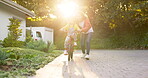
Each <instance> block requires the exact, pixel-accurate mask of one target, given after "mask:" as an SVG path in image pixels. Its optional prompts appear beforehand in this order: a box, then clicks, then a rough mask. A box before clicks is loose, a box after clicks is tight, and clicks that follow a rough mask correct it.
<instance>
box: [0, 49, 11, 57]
mask: <svg viewBox="0 0 148 78" xmlns="http://www.w3.org/2000/svg"><path fill="white" fill-rule="evenodd" d="M8 57H9V54H8V53H6V52H4V51H2V49H1V48H0V60H5V59H7V58H8Z"/></svg>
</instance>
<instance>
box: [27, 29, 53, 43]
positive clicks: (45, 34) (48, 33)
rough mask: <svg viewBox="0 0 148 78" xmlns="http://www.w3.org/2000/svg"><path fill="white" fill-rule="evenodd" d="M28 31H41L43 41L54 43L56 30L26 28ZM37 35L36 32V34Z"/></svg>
mask: <svg viewBox="0 0 148 78" xmlns="http://www.w3.org/2000/svg"><path fill="white" fill-rule="evenodd" d="M26 29H29V30H30V29H31V31H39V32H41V35H42V40H43V41H45V42H47V41H50V42H52V43H53V42H54V30H53V29H50V28H47V27H26ZM34 33H35V32H34Z"/></svg>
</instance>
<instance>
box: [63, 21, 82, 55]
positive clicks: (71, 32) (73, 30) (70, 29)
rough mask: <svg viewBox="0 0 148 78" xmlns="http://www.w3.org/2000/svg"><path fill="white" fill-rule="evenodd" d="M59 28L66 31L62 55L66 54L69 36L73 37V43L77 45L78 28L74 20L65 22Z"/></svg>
mask: <svg viewBox="0 0 148 78" xmlns="http://www.w3.org/2000/svg"><path fill="white" fill-rule="evenodd" d="M60 30H62V31H64V32H67V36H66V38H65V42H64V48H65V51H64V55H67V54H68V53H67V48H68V45H69V40H70V37H71V38H73V39H74V45H77V44H76V41H77V31H80V28H79V26H78V25H77V24H76V23H75V22H74V21H71V22H69V24H67V25H66V26H64V27H63V28H61V29H60Z"/></svg>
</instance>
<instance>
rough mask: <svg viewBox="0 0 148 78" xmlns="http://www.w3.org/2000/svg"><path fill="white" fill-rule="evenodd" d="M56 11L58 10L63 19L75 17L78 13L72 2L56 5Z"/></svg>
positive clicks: (76, 6) (75, 5)
mask: <svg viewBox="0 0 148 78" xmlns="http://www.w3.org/2000/svg"><path fill="white" fill-rule="evenodd" d="M58 9H59V10H60V13H62V15H63V16H64V17H66V18H67V17H72V16H75V15H76V13H77V11H78V5H77V4H76V3H74V2H65V3H61V4H59V5H58Z"/></svg>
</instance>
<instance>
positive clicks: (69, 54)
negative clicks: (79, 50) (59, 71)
mask: <svg viewBox="0 0 148 78" xmlns="http://www.w3.org/2000/svg"><path fill="white" fill-rule="evenodd" d="M73 42H74V41H73V40H72V39H71V41H70V44H69V46H68V61H70V60H72V59H73V50H74V44H73Z"/></svg>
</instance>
